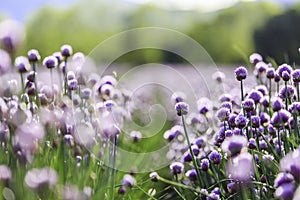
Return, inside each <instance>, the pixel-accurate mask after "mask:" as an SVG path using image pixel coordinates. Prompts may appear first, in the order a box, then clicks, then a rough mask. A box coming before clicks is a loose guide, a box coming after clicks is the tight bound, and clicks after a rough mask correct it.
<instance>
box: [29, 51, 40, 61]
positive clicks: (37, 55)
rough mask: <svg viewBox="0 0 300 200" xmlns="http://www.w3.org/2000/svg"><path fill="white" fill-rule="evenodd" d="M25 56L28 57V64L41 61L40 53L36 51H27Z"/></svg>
mask: <svg viewBox="0 0 300 200" xmlns="http://www.w3.org/2000/svg"><path fill="white" fill-rule="evenodd" d="M27 55H28V60H29V61H30V62H37V61H39V60H41V56H40V53H39V52H38V50H36V49H31V50H29V51H28V53H27Z"/></svg>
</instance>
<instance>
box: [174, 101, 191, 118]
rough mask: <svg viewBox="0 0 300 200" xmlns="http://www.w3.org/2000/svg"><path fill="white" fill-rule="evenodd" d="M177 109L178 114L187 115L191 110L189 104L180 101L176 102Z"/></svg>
mask: <svg viewBox="0 0 300 200" xmlns="http://www.w3.org/2000/svg"><path fill="white" fill-rule="evenodd" d="M175 110H176V111H177V115H178V116H182V115H187V114H188V112H189V105H188V104H187V103H185V102H178V103H176V104H175Z"/></svg>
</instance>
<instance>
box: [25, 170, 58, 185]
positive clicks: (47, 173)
mask: <svg viewBox="0 0 300 200" xmlns="http://www.w3.org/2000/svg"><path fill="white" fill-rule="evenodd" d="M57 182H58V175H57V172H56V171H55V170H53V169H51V168H50V167H45V168H41V169H32V170H29V171H28V172H27V174H26V176H25V183H26V185H27V186H28V187H29V188H32V189H38V188H40V187H43V186H45V185H49V186H55V185H56V184H57Z"/></svg>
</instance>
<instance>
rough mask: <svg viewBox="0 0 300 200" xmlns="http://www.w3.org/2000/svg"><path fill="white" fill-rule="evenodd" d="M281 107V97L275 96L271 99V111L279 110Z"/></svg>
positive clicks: (282, 106) (282, 105)
mask: <svg viewBox="0 0 300 200" xmlns="http://www.w3.org/2000/svg"><path fill="white" fill-rule="evenodd" d="M283 108H284V104H283V102H282V99H280V98H277V97H275V98H274V99H273V100H272V109H273V111H275V112H276V111H279V110H281V109H283Z"/></svg>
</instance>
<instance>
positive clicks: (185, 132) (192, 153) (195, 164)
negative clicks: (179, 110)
mask: <svg viewBox="0 0 300 200" xmlns="http://www.w3.org/2000/svg"><path fill="white" fill-rule="evenodd" d="M181 119H182V126H183V129H184V134H185V138H186V141H187V143H188V147H189V150H190V154H191V156H192V161H193V165H194V168H195V170H196V173H197V179H198V181H199V184H201V183H202V179H201V176H200V171H199V167H198V164H197V161H196V159H195V155H194V152H193V149H192V146H191V143H190V139H189V136H188V133H187V129H186V125H185V120H184V116H183V115H181Z"/></svg>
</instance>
